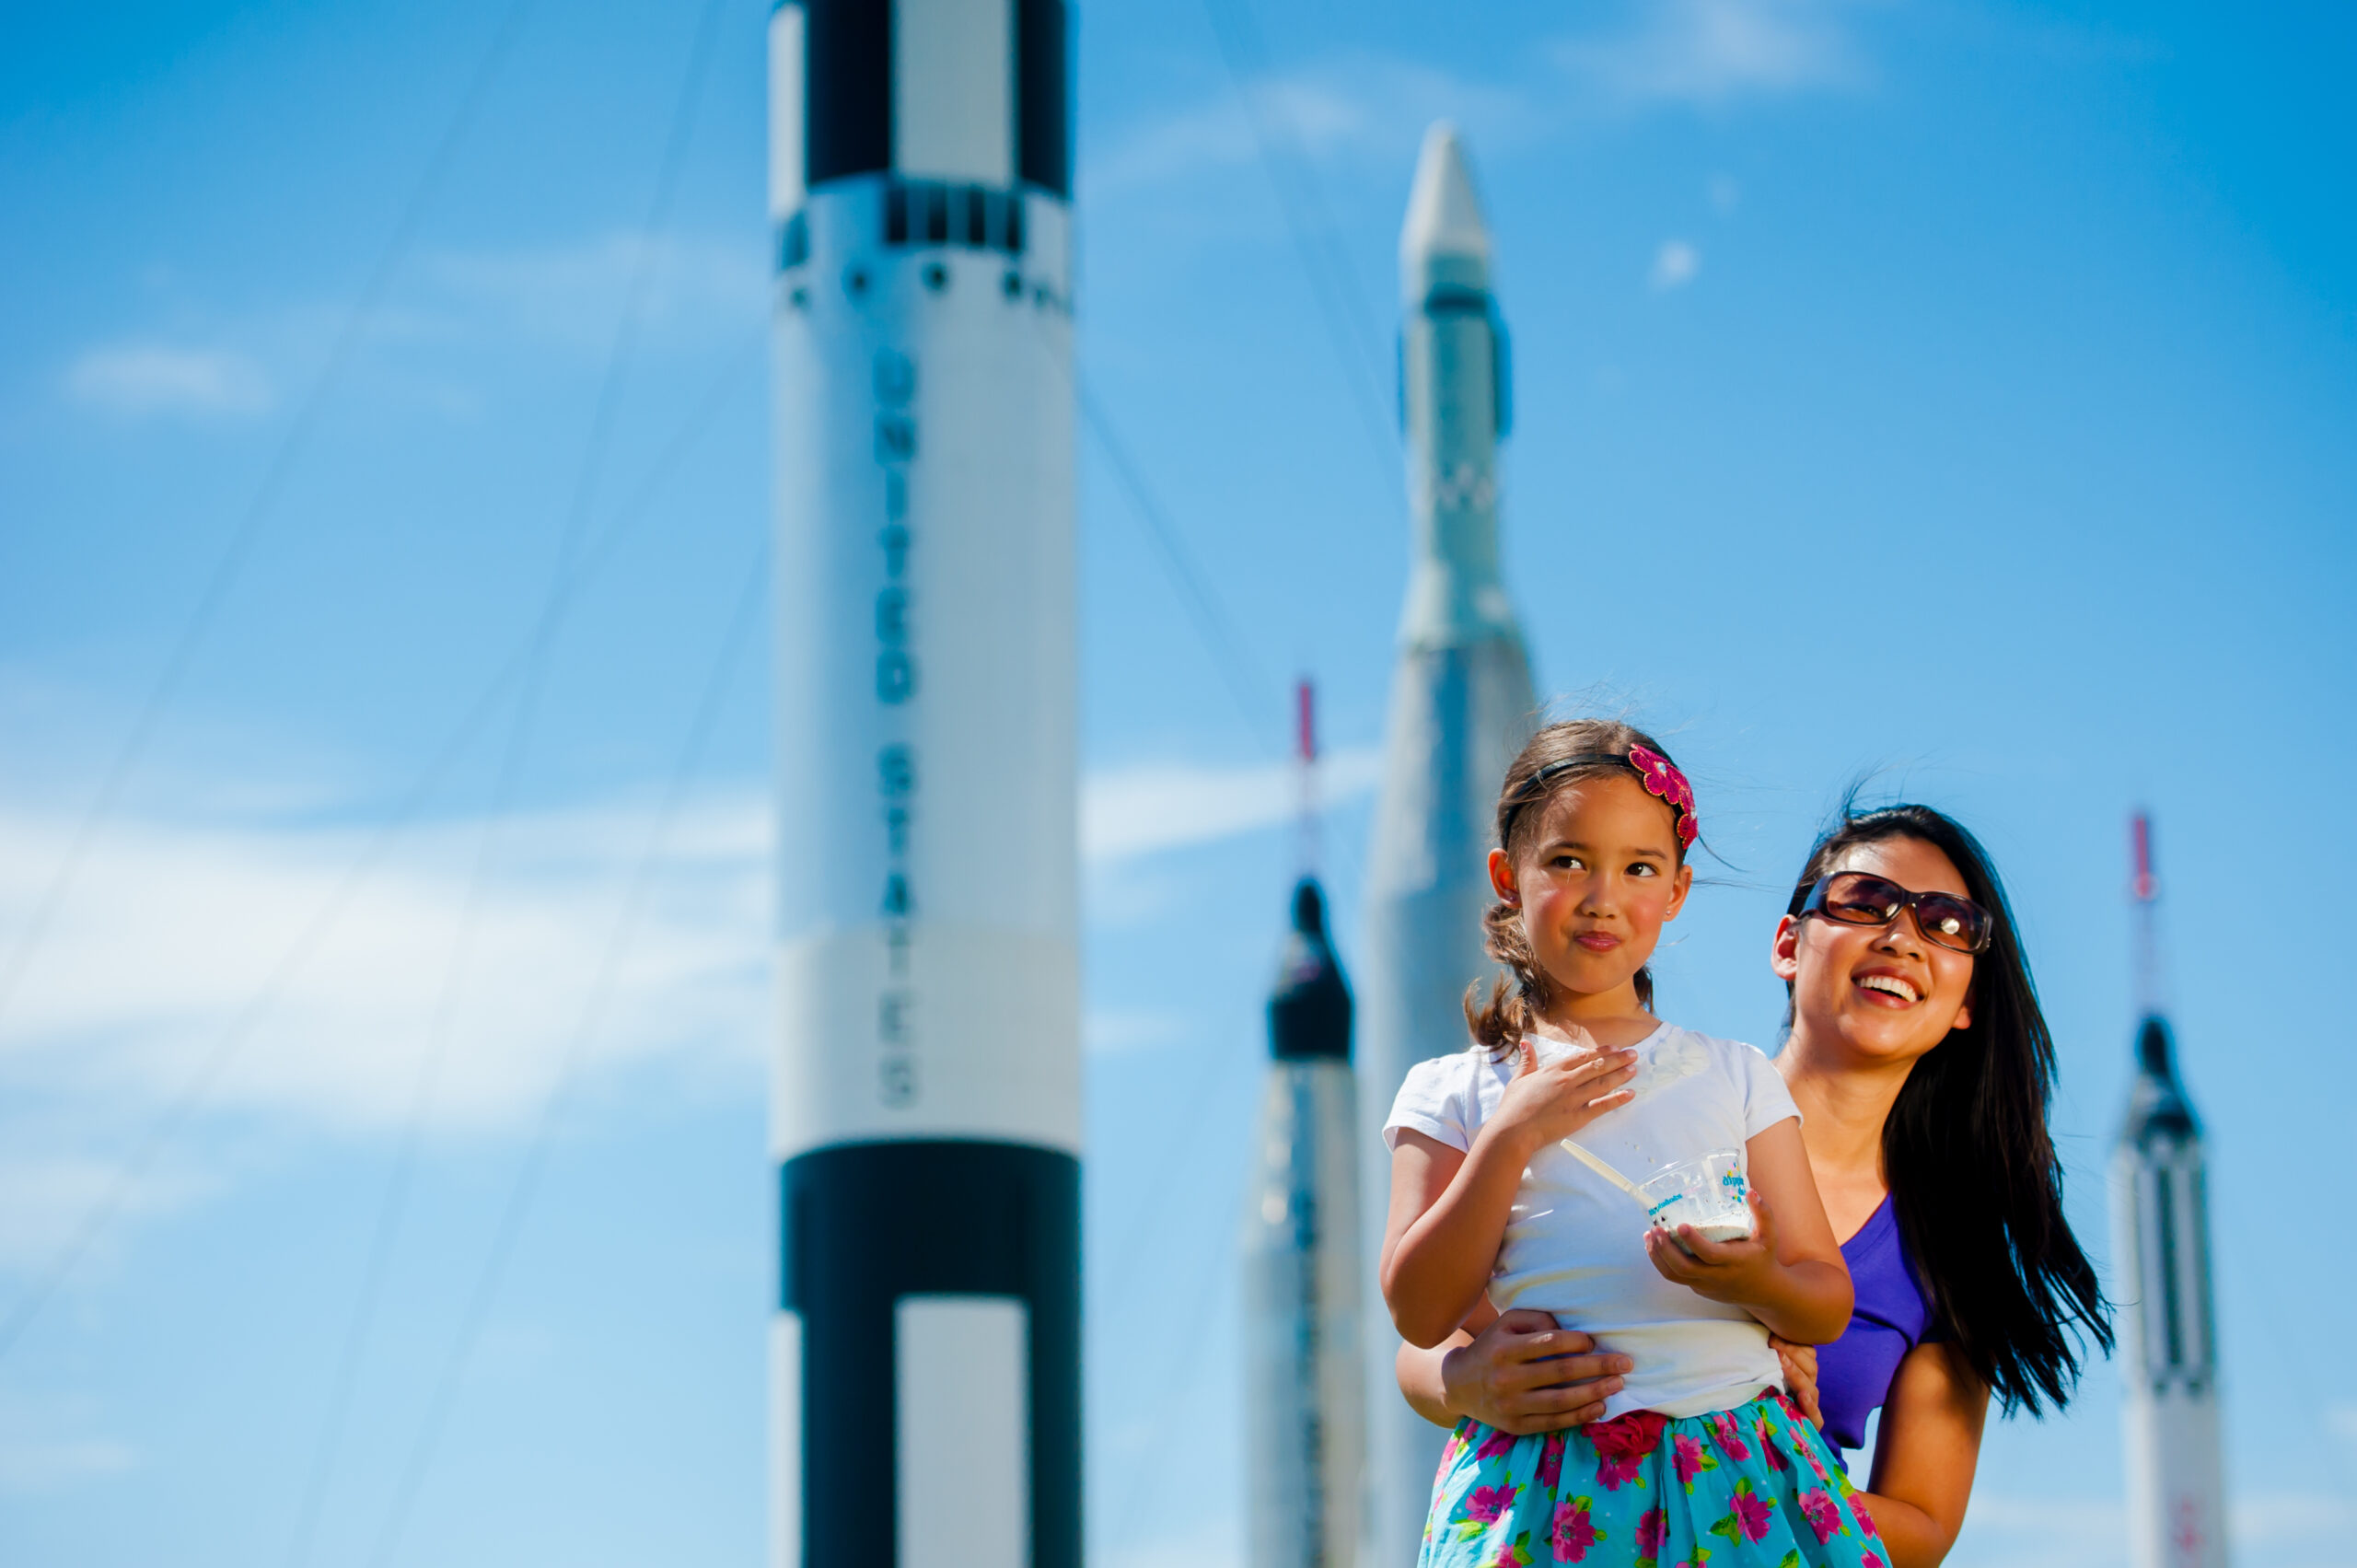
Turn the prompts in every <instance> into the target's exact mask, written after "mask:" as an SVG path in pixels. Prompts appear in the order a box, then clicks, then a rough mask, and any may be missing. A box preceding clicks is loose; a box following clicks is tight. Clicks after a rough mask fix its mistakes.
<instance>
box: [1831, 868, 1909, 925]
mask: <svg viewBox="0 0 2357 1568" xmlns="http://www.w3.org/2000/svg"><path fill="white" fill-rule="evenodd" d="M1906 901H1907V895H1906V893H1905V892H1904V891H1903V890H1901V889H1899V888H1898V885H1897V884H1896V883H1891V882H1886V881H1884V880H1883V879H1882V878H1881V877H1870V876H1868V875H1866V873H1864V872H1863V871H1845V872H1843V873H1842V874H1841V875H1840V876H1839V877H1834V878H1833V879H1832V880H1831V881H1829V882H1828V883H1827V884H1826V885H1825V912H1826V913H1828V914H1829V915H1831V916H1832V917H1833V918H1834V919H1836V920H1840V921H1847V922H1848V923H1850V924H1852V925H1882V924H1885V923H1887V922H1888V921H1889V920H1890V918H1891V917H1892V916H1893V915H1896V914H1897V913H1898V910H1899V906H1900V905H1902V904H1904V903H1905V902H1906Z"/></svg>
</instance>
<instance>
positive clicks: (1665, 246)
mask: <svg viewBox="0 0 2357 1568" xmlns="http://www.w3.org/2000/svg"><path fill="white" fill-rule="evenodd" d="M1701 270H1702V252H1701V251H1700V250H1696V249H1695V248H1694V247H1693V246H1692V245H1691V244H1689V243H1688V242H1687V241H1685V240H1683V239H1665V240H1663V241H1662V242H1661V249H1660V250H1656V251H1655V252H1654V264H1653V268H1652V270H1651V271H1650V272H1648V273H1646V274H1645V281H1646V282H1647V283H1649V284H1651V285H1653V287H1654V288H1655V291H1656V292H1666V291H1667V290H1669V289H1673V288H1683V287H1685V286H1686V285H1688V284H1689V283H1692V282H1693V281H1694V274H1695V273H1699V272H1701Z"/></svg>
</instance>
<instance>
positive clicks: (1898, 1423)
mask: <svg viewBox="0 0 2357 1568" xmlns="http://www.w3.org/2000/svg"><path fill="white" fill-rule="evenodd" d="M1988 1415H1989V1385H1988V1384H1986V1383H1983V1382H1982V1381H1981V1380H1980V1378H1978V1377H1976V1376H1973V1373H1972V1368H1971V1367H1970V1366H1968V1365H1966V1363H1965V1359H1964V1357H1963V1356H1961V1355H1959V1354H1957V1353H1956V1347H1955V1346H1954V1345H1952V1344H1929V1345H1917V1346H1916V1347H1915V1348H1914V1349H1913V1350H1911V1351H1909V1352H1908V1353H1907V1359H1906V1360H1904V1361H1902V1362H1900V1363H1899V1364H1898V1376H1895V1377H1893V1378H1892V1379H1891V1380H1890V1393H1889V1395H1888V1397H1887V1399H1886V1400H1885V1402H1884V1404H1883V1407H1882V1429H1881V1432H1880V1434H1878V1435H1877V1436H1876V1437H1875V1473H1874V1482H1873V1486H1874V1490H1872V1491H1871V1492H1862V1493H1859V1494H1858V1495H1857V1497H1856V1499H1855V1501H1857V1502H1859V1503H1863V1504H1865V1509H1866V1512H1867V1514H1869V1515H1870V1516H1873V1519H1874V1522H1875V1529H1876V1530H1878V1531H1879V1532H1881V1535H1882V1539H1883V1541H1884V1543H1885V1544H1886V1545H1887V1546H1888V1548H1889V1557H1890V1564H1891V1568H1938V1564H1939V1562H1940V1559H1942V1558H1944V1557H1945V1556H1946V1555H1947V1554H1948V1548H1950V1547H1951V1546H1954V1545H1955V1544H1956V1532H1957V1531H1958V1530H1960V1529H1962V1528H1963V1527H1964V1505H1965V1504H1966V1503H1968V1502H1969V1501H1970V1500H1971V1497H1972V1471H1973V1467H1974V1466H1975V1465H1977V1464H1978V1463H1979V1462H1980V1428H1981V1423H1983V1422H1985V1421H1986V1420H1987V1419H1988Z"/></svg>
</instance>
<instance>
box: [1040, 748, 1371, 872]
mask: <svg viewBox="0 0 2357 1568" xmlns="http://www.w3.org/2000/svg"><path fill="white" fill-rule="evenodd" d="M1381 772H1382V758H1381V756H1380V754H1379V753H1377V752H1376V751H1375V750H1374V749H1371V748H1358V749H1352V750H1347V751H1337V752H1335V753H1334V754H1333V755H1331V756H1329V757H1328V758H1326V759H1325V760H1324V761H1321V762H1320V763H1319V764H1318V796H1319V798H1320V799H1321V800H1322V801H1323V802H1324V803H1325V804H1327V805H1339V804H1341V802H1343V801H1346V800H1354V799H1356V798H1357V797H1358V796H1362V795H1364V794H1365V793H1366V792H1367V791H1369V790H1371V789H1373V788H1374V787H1375V784H1376V779H1377V777H1378V776H1379V775H1380V773H1381ZM1300 800H1301V796H1300V783H1299V779H1298V777H1297V775H1296V774H1295V771H1294V768H1293V765H1292V764H1291V763H1288V762H1265V763H1253V764H1249V765H1247V766H1243V767H1210V766H1205V765H1203V764H1201V763H1194V762H1155V763H1144V764H1138V765H1133V766H1130V767H1124V768H1115V769H1110V770H1109V771H1107V772H1100V773H1095V774H1092V775H1090V777H1089V778H1088V780H1087V781H1086V788H1085V789H1084V790H1083V792H1082V796H1081V815H1080V842H1081V853H1082V854H1084V855H1085V856H1086V858H1087V860H1088V861H1089V863H1090V864H1091V865H1093V866H1102V865H1110V864H1113V863H1117V862H1120V861H1124V860H1132V859H1136V858H1138V857H1140V856H1144V855H1150V854H1167V853H1168V852H1170V851H1172V850H1179V849H1186V848H1190V847H1191V846H1194V845H1197V844H1203V843H1209V842H1214V841H1216V840H1220V839H1226V838H1233V837H1235V836H1236V835H1237V834H1238V833H1248V832H1252V831H1255V830H1259V829H1262V828H1271V827H1274V826H1276V825H1277V824H1278V823H1280V822H1283V821H1287V820H1289V819H1291V818H1292V817H1293V815H1294V813H1295V811H1297V810H1298V809H1299V808H1300Z"/></svg>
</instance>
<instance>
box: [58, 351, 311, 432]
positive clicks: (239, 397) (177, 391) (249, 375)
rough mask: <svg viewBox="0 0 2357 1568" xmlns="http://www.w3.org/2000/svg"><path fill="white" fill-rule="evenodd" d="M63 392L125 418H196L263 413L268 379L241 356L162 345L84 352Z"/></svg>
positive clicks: (72, 367) (71, 368)
mask: <svg viewBox="0 0 2357 1568" xmlns="http://www.w3.org/2000/svg"><path fill="white" fill-rule="evenodd" d="M64 389H65V395H66V396H67V397H68V398H70V399H72V400H73V401H75V402H77V403H79V404H81V405H82V406H84V407H85V408H91V409H96V410H99V412H104V413H110V414H115V415H119V416H125V417H139V416H142V415H148V414H181V415H191V416H194V417H198V418H207V419H215V418H223V417H235V416H238V415H244V414H256V413H263V412H268V411H269V409H270V406H271V403H272V401H273V400H272V392H271V385H270V378H269V377H267V376H266V375H264V374H263V372H262V369H261V366H259V365H257V364H255V363H254V362H253V361H252V360H251V359H249V358H247V357H246V356H245V355H243V354H234V353H229V352H226V351H223V350H218V349H194V348H182V347H176V346H174V345H171V344H168V343H111V344H107V345H104V346H101V347H97V348H92V349H88V350H86V351H85V352H84V353H83V354H80V355H79V356H78V357H76V358H75V361H74V363H73V364H72V365H70V366H67V367H66V370H65V376H64Z"/></svg>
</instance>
